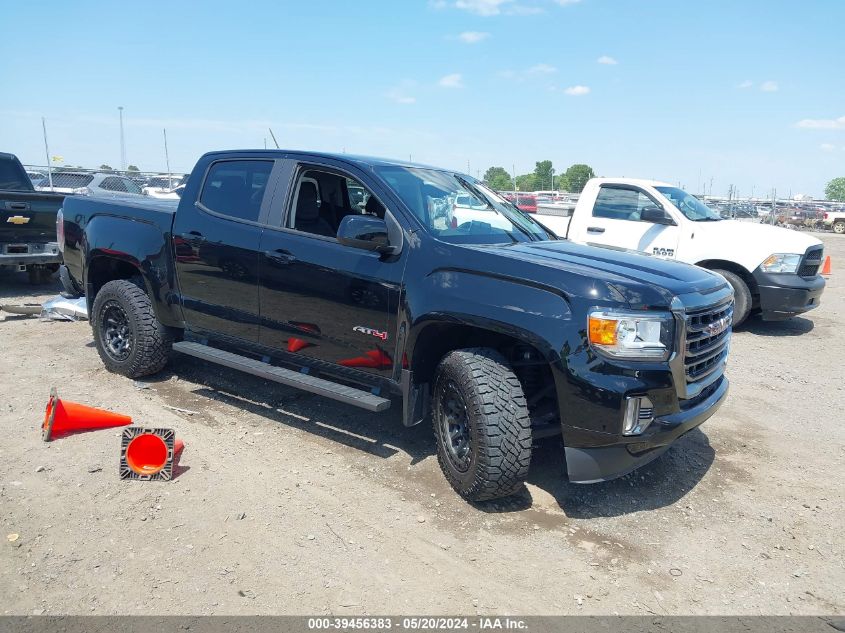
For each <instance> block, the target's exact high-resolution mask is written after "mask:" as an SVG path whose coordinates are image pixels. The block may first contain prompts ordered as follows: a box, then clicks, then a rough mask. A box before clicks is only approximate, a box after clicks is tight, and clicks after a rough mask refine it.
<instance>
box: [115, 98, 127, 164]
mask: <svg viewBox="0 0 845 633" xmlns="http://www.w3.org/2000/svg"><path fill="white" fill-rule="evenodd" d="M117 111H118V112H119V113H120V171H126V143H125V141H124V138H123V106H117Z"/></svg>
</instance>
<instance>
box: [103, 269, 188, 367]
mask: <svg viewBox="0 0 845 633" xmlns="http://www.w3.org/2000/svg"><path fill="white" fill-rule="evenodd" d="M91 327H92V329H93V330H94V344H95V345H96V346H97V352H98V353H99V354H100V358H101V359H102V361H103V364H104V365H105V366H106V369H108V370H109V371H111V372H114V373H116V374H122V375H123V376H128V377H129V378H140V377H141V376H148V375H149V374H154V373H156V372H158V371H160V370H161V369H162V368H163V367H164V366H165V365H166V364H167V360H168V358H169V357H170V352H171V348H172V345H173V337H172V335H171V333H170V331H169V330H168V329H167V328H166V327H165V326H163V325H162V324H161V323H159V321H158V319H156V316H155V313H154V312H153V306H152V303H151V302H150V298H149V297H148V296H147V293H146V292H144V291H143V290H142V289H141V288H140V287H139V286H138V284H136V283H133V282H132V281H127V280H125V279H119V280H116V281H110V282H108V283H107V284H105V285H104V286H103V287H102V288H100V291H99V292H98V293H97V298H96V299H95V300H94V307H93V309H92V310H91Z"/></svg>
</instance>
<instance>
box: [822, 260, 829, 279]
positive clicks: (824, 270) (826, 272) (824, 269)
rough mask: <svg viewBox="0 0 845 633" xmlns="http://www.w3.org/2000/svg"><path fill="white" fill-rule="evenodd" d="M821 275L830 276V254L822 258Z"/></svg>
mask: <svg viewBox="0 0 845 633" xmlns="http://www.w3.org/2000/svg"><path fill="white" fill-rule="evenodd" d="M822 275H824V276H825V277H829V276H830V255H828V256H827V257H825V258H824V266H822Z"/></svg>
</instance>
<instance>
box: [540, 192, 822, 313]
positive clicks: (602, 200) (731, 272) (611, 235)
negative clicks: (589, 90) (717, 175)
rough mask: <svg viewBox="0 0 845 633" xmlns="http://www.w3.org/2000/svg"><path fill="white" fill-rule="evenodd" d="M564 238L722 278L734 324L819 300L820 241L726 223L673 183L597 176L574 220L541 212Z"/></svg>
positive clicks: (763, 227) (810, 306) (805, 308)
mask: <svg viewBox="0 0 845 633" xmlns="http://www.w3.org/2000/svg"><path fill="white" fill-rule="evenodd" d="M534 217H535V218H536V219H537V220H538V221H539V222H541V223H542V224H544V225H545V226H547V227H548V228H549V229H551V230H552V231H554V232H555V233H556V234H557V235H558V236H559V237H565V238H566V239H569V240H572V241H573V242H578V243H581V244H590V245H593V246H605V247H612V248H622V249H627V250H636V251H643V252H645V253H649V254H651V255H655V256H657V257H665V258H669V259H677V260H680V261H683V262H687V263H690V264H697V265H698V266H702V267H703V268H708V269H710V270H713V271H715V272H718V273H720V274H721V275H723V276H724V277H725V278H726V279H727V280H728V281H729V282H730V284H731V285H732V286H733V288H734V293H735V297H736V305H735V309H734V325H739V324H740V323H741V322H742V321H744V320H745V319H746V318H747V317H748V315H749V314H751V313H752V312H755V313H760V314H761V316H762V318H763V319H765V320H780V319H786V318H789V317H792V316H795V315H797V314H801V313H802V312H806V311H808V310H812V309H813V308H815V307H817V306H818V305H819V299H820V297H821V294H822V292H823V290H824V285H825V282H824V279H823V278H822V277H820V276H819V274H818V271H819V267H820V266H821V264H822V258H823V257H822V253H823V244H822V242H821V241H820V240H818V239H816V238H815V237H812V236H810V235H806V234H805V233H800V232H798V231H789V230H786V229H783V228H778V227H772V226H766V225H763V224H754V223H749V222H736V221H734V220H723V219H722V217H721V216H720V215H719V214H718V213H717V212H716V211H713V210H712V209H710V208H709V207H707V206H706V205H704V204H703V203H702V202H700V201H699V200H698V199H697V198H696V197H695V196H693V195H691V194H689V193H687V192H685V191H683V190H682V189H679V188H677V187H673V186H672V185H670V184H667V183H662V182H655V181H652V180H636V179H632V178H593V179H592V180H590V181H589V182H588V183H587V185H586V187H585V188H584V191H583V192H582V194H581V197H580V199H579V200H578V204H577V205H576V206H575V210H574V211H573V212H572V216H571V217H559V216H553V215H544V214H542V213H538V214H537V215H536V216H534Z"/></svg>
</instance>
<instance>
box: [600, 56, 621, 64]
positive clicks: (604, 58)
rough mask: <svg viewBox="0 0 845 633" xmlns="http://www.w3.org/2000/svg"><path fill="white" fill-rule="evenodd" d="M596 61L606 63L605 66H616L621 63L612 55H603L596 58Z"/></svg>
mask: <svg viewBox="0 0 845 633" xmlns="http://www.w3.org/2000/svg"><path fill="white" fill-rule="evenodd" d="M596 62H597V63H599V64H604V65H605V66H616V64H618V63H619V62H618V61H616V60H615V59H614V58H613V57H611V56H610V55H602V56H601V57H599V58H598V59H597V60H596Z"/></svg>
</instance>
